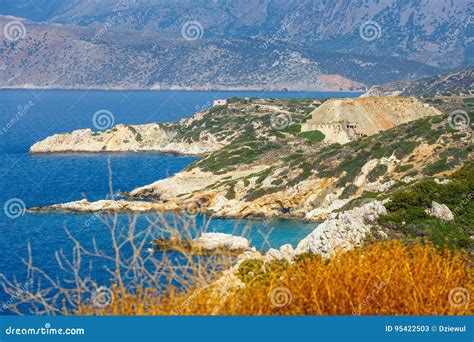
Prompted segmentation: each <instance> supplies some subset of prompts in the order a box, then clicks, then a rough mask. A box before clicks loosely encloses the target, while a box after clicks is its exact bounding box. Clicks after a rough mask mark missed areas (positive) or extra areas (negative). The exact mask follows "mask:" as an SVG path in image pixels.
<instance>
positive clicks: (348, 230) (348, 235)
mask: <svg viewBox="0 0 474 342" xmlns="http://www.w3.org/2000/svg"><path fill="white" fill-rule="evenodd" d="M386 213H387V210H386V209H385V207H384V206H383V204H382V202H380V201H372V202H370V203H367V204H364V205H363V206H361V207H359V208H354V209H352V210H348V211H344V212H340V213H332V214H331V215H330V216H329V217H328V219H327V220H326V221H324V222H323V223H321V224H320V225H319V226H318V227H317V228H316V229H315V230H313V232H312V233H310V234H309V235H308V236H307V237H305V238H304V239H303V240H301V242H300V243H299V244H298V246H297V248H296V251H295V254H296V255H298V254H302V253H315V254H319V255H321V256H322V257H325V258H329V257H330V256H331V255H332V254H333V253H334V252H335V251H336V250H348V249H351V248H353V247H354V246H358V245H361V244H362V242H363V241H364V239H365V238H366V237H367V236H368V234H369V233H370V232H371V225H372V224H373V223H374V222H375V220H376V219H377V218H378V217H379V215H382V214H386Z"/></svg>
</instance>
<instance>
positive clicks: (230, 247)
mask: <svg viewBox="0 0 474 342" xmlns="http://www.w3.org/2000/svg"><path fill="white" fill-rule="evenodd" d="M152 243H153V244H154V246H155V248H154V249H155V251H166V250H178V251H183V252H190V253H215V252H218V253H220V252H223V253H225V252H231V253H243V252H246V251H249V249H250V243H249V241H248V240H247V239H246V238H243V237H241V236H234V235H231V234H224V233H203V234H201V236H199V237H197V238H195V239H192V240H189V239H182V238H170V237H164V238H161V239H155V240H153V241H152Z"/></svg>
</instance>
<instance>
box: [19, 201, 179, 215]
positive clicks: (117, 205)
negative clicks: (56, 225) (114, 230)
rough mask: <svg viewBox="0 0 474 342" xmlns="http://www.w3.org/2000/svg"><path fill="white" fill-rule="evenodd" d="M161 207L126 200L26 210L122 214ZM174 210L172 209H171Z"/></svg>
mask: <svg viewBox="0 0 474 342" xmlns="http://www.w3.org/2000/svg"><path fill="white" fill-rule="evenodd" d="M163 209H168V208H164V207H163V206H161V205H159V204H157V203H153V202H147V201H126V200H100V201H96V202H89V201H88V200H86V199H83V200H80V201H74V202H67V203H60V204H53V205H48V206H43V207H32V208H28V211H30V212H40V213H41V212H56V211H64V212H69V213H77V214H84V213H122V212H149V211H160V210H163ZM171 209H174V208H171Z"/></svg>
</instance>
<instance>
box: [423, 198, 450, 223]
mask: <svg viewBox="0 0 474 342" xmlns="http://www.w3.org/2000/svg"><path fill="white" fill-rule="evenodd" d="M426 213H427V214H428V215H430V216H434V217H436V218H437V219H439V220H442V221H452V220H454V215H453V213H452V212H451V210H450V209H449V208H448V207H447V206H446V205H445V204H440V203H438V202H435V201H433V202H431V208H430V209H426Z"/></svg>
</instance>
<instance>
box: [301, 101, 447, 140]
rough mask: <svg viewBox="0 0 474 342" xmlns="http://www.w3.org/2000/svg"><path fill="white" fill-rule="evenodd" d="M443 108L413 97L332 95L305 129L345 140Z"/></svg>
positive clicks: (376, 131) (427, 114)
mask: <svg viewBox="0 0 474 342" xmlns="http://www.w3.org/2000/svg"><path fill="white" fill-rule="evenodd" d="M434 115H441V112H440V111H439V110H438V109H436V108H434V107H432V106H430V105H428V104H426V103H423V102H421V101H420V100H417V99H415V98H413V97H365V98H356V99H330V100H328V101H326V102H324V103H323V104H322V105H321V106H319V107H318V108H317V109H315V110H314V111H313V112H312V113H311V118H309V119H308V120H307V121H306V122H305V123H303V124H302V125H301V131H303V132H305V131H314V130H318V131H321V132H323V133H324V135H325V136H326V141H327V142H331V143H336V142H337V143H340V144H345V143H347V142H349V141H351V140H354V139H357V138H359V137H361V136H369V135H373V134H376V133H378V132H380V131H384V130H387V129H390V128H393V127H395V126H398V125H400V124H403V123H406V122H409V121H413V120H417V119H420V118H423V117H426V116H434Z"/></svg>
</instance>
